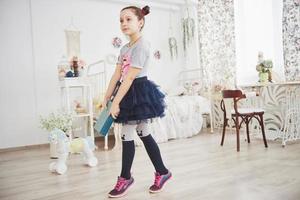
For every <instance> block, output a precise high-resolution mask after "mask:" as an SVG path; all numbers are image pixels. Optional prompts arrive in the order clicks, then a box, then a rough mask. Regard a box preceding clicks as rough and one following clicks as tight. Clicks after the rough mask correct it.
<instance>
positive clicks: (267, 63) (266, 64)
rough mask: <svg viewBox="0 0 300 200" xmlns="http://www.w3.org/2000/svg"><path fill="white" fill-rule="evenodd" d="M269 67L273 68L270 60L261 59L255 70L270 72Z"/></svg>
mask: <svg viewBox="0 0 300 200" xmlns="http://www.w3.org/2000/svg"><path fill="white" fill-rule="evenodd" d="M271 68H273V62H272V60H263V61H262V62H261V63H259V64H258V65H256V70H257V71H258V72H262V73H267V72H270V70H271Z"/></svg>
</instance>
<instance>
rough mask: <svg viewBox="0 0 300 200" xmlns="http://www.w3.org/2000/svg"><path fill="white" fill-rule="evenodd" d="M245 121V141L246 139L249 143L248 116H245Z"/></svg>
mask: <svg viewBox="0 0 300 200" xmlns="http://www.w3.org/2000/svg"><path fill="white" fill-rule="evenodd" d="M245 123H246V132H247V141H248V143H250V136H249V119H248V117H246V120H245Z"/></svg>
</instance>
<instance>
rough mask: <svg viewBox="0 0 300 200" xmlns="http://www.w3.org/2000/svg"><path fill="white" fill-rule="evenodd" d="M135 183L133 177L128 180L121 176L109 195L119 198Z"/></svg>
mask: <svg viewBox="0 0 300 200" xmlns="http://www.w3.org/2000/svg"><path fill="white" fill-rule="evenodd" d="M133 183H134V179H133V178H132V177H131V178H130V179H129V180H126V179H125V178H122V177H120V176H119V177H118V181H117V184H116V185H115V188H114V189H113V190H111V191H110V192H109V193H108V196H109V197H111V198H118V197H122V196H124V195H125V194H126V193H127V191H128V188H129V187H130V186H131V185H132V184H133Z"/></svg>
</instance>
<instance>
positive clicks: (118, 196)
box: [108, 181, 134, 198]
mask: <svg viewBox="0 0 300 200" xmlns="http://www.w3.org/2000/svg"><path fill="white" fill-rule="evenodd" d="M133 184H134V181H133V182H132V183H131V184H130V185H129V186H128V188H127V189H126V190H125V192H123V193H122V194H119V195H111V194H108V197H109V198H120V197H123V196H125V195H126V194H127V193H128V190H129V188H130V187H131V186H132V185H133Z"/></svg>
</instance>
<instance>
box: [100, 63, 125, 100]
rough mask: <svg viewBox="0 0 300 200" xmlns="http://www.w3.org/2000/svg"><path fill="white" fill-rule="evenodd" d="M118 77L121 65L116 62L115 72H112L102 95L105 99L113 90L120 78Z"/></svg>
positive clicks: (108, 97)
mask: <svg viewBox="0 0 300 200" xmlns="http://www.w3.org/2000/svg"><path fill="white" fill-rule="evenodd" d="M120 78H121V65H120V64H117V67H116V69H115V72H114V74H113V75H112V77H111V79H110V81H109V85H108V88H107V90H106V93H105V96H104V99H105V100H107V101H108V100H109V99H110V97H111V95H112V93H113V92H114V89H115V87H116V84H117V82H118V81H119V80H120Z"/></svg>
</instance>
